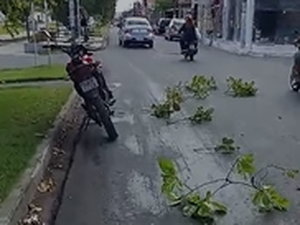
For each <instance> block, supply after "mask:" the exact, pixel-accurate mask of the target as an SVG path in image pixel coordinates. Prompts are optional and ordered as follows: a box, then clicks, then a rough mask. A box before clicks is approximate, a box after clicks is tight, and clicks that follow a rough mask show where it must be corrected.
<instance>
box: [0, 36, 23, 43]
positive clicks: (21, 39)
mask: <svg viewBox="0 0 300 225" xmlns="http://www.w3.org/2000/svg"><path fill="white" fill-rule="evenodd" d="M26 39H27V37H26V36H21V37H16V38H8V39H4V38H2V39H1V38H0V45H2V44H4V45H5V44H10V43H14V42H19V41H24V40H26Z"/></svg>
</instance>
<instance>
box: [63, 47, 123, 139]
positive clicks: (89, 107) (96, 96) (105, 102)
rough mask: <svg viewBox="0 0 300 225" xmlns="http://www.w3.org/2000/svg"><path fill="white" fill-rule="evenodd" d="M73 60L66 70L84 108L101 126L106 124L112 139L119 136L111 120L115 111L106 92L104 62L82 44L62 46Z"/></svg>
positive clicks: (105, 126) (105, 127)
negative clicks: (95, 59) (94, 56)
mask: <svg viewBox="0 0 300 225" xmlns="http://www.w3.org/2000/svg"><path fill="white" fill-rule="evenodd" d="M61 50H62V51H63V52H65V53H67V54H68V55H69V56H70V58H71V60H70V61H69V63H68V64H67V66H66V70H67V72H68V75H69V76H70V78H71V80H72V81H73V83H74V88H75V89H76V91H77V92H78V94H79V95H80V96H81V97H82V98H83V99H84V101H85V105H84V109H85V111H86V112H87V114H88V116H89V117H90V118H91V119H93V120H94V121H95V122H96V123H97V124H98V125H99V126H102V125H103V126H104V129H105V130H106V132H107V134H108V137H109V139H110V140H111V141H114V140H116V139H117V138H118V136H119V135H118V133H117V131H116V128H115V126H114V124H113V122H112V120H111V115H112V114H113V111H112V110H111V109H110V106H111V102H110V101H109V100H110V98H109V94H105V93H106V92H107V91H106V90H105V89H107V88H105V86H106V82H105V79H104V78H103V74H102V71H101V69H102V64H101V63H100V62H96V61H94V59H93V54H92V53H90V52H88V51H87V50H86V48H85V47H83V46H82V45H76V44H75V45H71V47H67V48H66V47H61Z"/></svg>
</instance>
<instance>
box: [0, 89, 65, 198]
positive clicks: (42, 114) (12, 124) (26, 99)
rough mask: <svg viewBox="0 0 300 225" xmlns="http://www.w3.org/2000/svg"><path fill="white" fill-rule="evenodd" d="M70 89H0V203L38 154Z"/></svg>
mask: <svg viewBox="0 0 300 225" xmlns="http://www.w3.org/2000/svg"><path fill="white" fill-rule="evenodd" d="M70 93H71V87H70V86H61V87H45V86H44V87H21V88H3V89H0V111H1V117H0V124H1V126H0V203H1V201H3V199H5V197H7V195H8V194H9V191H10V190H11V189H12V187H13V185H14V184H15V183H16V181H17V179H18V178H19V176H20V174H21V173H22V172H23V170H24V169H25V168H26V166H27V165H28V162H29V161H30V159H31V158H32V157H33V155H34V153H35V152H36V146H37V145H38V144H39V143H40V141H41V135H40V134H45V133H46V132H47V130H48V129H49V127H51V124H52V123H53V121H54V119H55V117H56V115H57V114H58V113H59V111H60V109H61V107H62V105H63V104H64V103H65V102H66V100H67V99H68V96H69V94H70ZM37 134H39V135H37Z"/></svg>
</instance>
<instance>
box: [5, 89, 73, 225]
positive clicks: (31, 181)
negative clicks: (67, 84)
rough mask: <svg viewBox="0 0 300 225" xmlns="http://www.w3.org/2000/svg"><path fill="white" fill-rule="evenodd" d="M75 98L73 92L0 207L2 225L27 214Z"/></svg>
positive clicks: (9, 224) (10, 223)
mask: <svg viewBox="0 0 300 225" xmlns="http://www.w3.org/2000/svg"><path fill="white" fill-rule="evenodd" d="M75 97H76V92H75V91H73V92H72V93H71V95H70V96H69V99H68V101H67V102H66V104H65V105H64V106H63V107H62V109H61V111H60V112H59V114H58V115H57V117H56V119H55V122H54V123H53V128H52V129H50V130H49V132H48V135H47V138H45V139H44V140H43V141H42V143H41V144H40V145H39V146H38V147H37V152H36V154H35V155H34V156H33V158H32V160H31V161H30V163H29V166H28V168H27V169H26V170H25V171H24V173H23V175H22V176H21V178H20V180H19V182H18V183H17V184H16V185H15V186H14V188H13V190H12V191H11V193H10V194H9V196H8V197H7V198H6V200H5V201H4V202H3V203H2V205H1V206H0V225H16V224H18V222H19V220H20V219H21V218H22V217H23V216H24V215H25V214H26V212H27V206H28V203H30V202H31V200H32V198H33V196H34V194H35V192H36V187H37V185H38V184H39V182H40V181H41V179H42V178H43V175H44V172H45V170H46V169H47V166H48V164H49V161H50V158H51V141H52V138H53V136H54V134H55V132H56V131H57V130H58V128H59V124H61V123H62V122H63V118H64V116H65V115H66V113H67V112H68V110H69V109H70V107H71V106H72V103H73V101H74V100H75Z"/></svg>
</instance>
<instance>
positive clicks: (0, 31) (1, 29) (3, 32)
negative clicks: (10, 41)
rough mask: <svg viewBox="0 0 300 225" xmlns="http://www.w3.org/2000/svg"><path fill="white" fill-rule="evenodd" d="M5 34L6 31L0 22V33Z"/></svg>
mask: <svg viewBox="0 0 300 225" xmlns="http://www.w3.org/2000/svg"><path fill="white" fill-rule="evenodd" d="M3 34H7V31H6V30H5V29H4V27H3V25H2V24H0V35H3Z"/></svg>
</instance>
